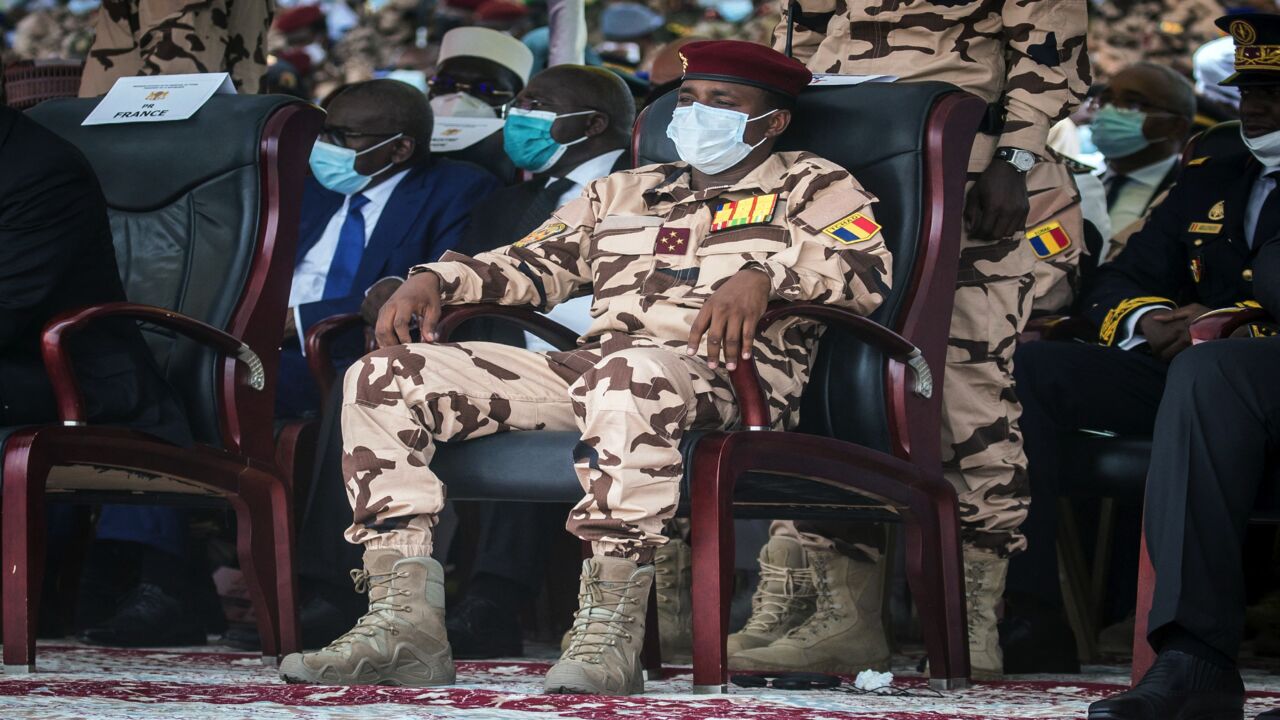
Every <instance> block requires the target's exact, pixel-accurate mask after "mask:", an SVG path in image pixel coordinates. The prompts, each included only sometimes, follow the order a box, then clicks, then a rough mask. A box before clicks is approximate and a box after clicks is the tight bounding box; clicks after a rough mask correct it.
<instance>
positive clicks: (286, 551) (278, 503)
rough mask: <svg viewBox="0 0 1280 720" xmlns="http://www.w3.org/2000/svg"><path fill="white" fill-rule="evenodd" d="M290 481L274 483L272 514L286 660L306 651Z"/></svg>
mask: <svg viewBox="0 0 1280 720" xmlns="http://www.w3.org/2000/svg"><path fill="white" fill-rule="evenodd" d="M287 483H288V480H285V481H284V482H275V483H272V485H271V486H270V487H271V513H272V523H273V525H274V526H275V527H274V538H273V539H274V540H275V542H274V546H273V548H272V551H273V552H274V555H275V558H274V559H275V583H276V607H277V612H278V613H279V614H278V616H277V622H278V623H279V625H278V627H279V634H280V644H279V646H278V647H277V651H278V652H279V656H280V657H281V658H283V657H284V656H285V655H288V654H289V653H293V652H298V651H299V650H301V649H302V635H301V632H300V631H299V628H298V576H297V573H296V572H295V569H294V563H293V559H294V550H295V546H294V535H293V503H292V502H291V498H290V496H291V492H290V490H289V486H288V484H287Z"/></svg>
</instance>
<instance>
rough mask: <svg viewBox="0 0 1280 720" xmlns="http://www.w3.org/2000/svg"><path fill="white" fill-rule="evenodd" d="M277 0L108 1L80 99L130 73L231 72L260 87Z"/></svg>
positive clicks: (244, 87)
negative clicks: (268, 32)
mask: <svg viewBox="0 0 1280 720" xmlns="http://www.w3.org/2000/svg"><path fill="white" fill-rule="evenodd" d="M273 13H274V2H273V0H103V1H102V8H101V9H100V10H99V11H98V22H97V37H96V38H95V40H94V43H93V48H92V49H91V50H90V51H89V57H88V59H87V61H86V63H85V68H84V78H83V80H81V83H80V97H95V96H98V95H104V94H106V92H107V91H108V90H110V89H111V86H112V85H113V84H115V81H116V80H117V79H119V78H122V77H129V76H133V75H177V74H182V73H211V72H228V73H230V74H231V80H232V81H233V82H234V83H235V85H236V90H237V91H238V92H241V93H248V94H252V93H256V92H258V85H259V83H260V81H261V80H262V76H263V74H265V73H266V70H267V55H266V50H265V47H264V40H265V38H266V34H267V28H268V27H270V26H271V17H272V14H273Z"/></svg>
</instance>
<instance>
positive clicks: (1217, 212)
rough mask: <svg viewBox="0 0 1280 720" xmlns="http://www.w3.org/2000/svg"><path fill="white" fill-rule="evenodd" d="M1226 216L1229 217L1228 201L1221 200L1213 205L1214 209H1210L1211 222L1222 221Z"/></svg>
mask: <svg viewBox="0 0 1280 720" xmlns="http://www.w3.org/2000/svg"><path fill="white" fill-rule="evenodd" d="M1226 216H1227V201H1226V200H1219V201H1218V202H1216V203H1214V204H1213V207H1211V208H1209V219H1210V220H1221V219H1222V218H1224V217H1226Z"/></svg>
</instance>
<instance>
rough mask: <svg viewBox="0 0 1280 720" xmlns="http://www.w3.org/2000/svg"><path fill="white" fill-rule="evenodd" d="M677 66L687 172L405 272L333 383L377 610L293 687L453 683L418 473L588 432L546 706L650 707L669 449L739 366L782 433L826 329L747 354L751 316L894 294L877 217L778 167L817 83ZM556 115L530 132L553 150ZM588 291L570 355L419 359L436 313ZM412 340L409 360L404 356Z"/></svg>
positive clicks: (770, 342)
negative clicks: (482, 446) (577, 587)
mask: <svg viewBox="0 0 1280 720" xmlns="http://www.w3.org/2000/svg"><path fill="white" fill-rule="evenodd" d="M683 55H684V58H685V63H686V65H685V75H684V82H683V84H682V85H681V87H680V91H679V103H678V107H677V109H676V111H675V114H674V117H673V119H672V121H671V124H670V126H669V127H668V130H667V134H668V136H669V137H671V138H672V140H673V141H674V142H675V145H676V148H677V150H678V152H679V155H680V157H681V158H682V159H683V162H674V163H670V164H664V165H654V166H649V167H643V168H639V169H636V170H630V171H624V172H618V173H614V174H612V175H609V176H606V177H604V178H601V179H599V180H596V181H593V182H591V183H590V184H588V185H587V186H586V188H585V189H584V191H583V194H582V196H581V197H579V198H578V199H576V200H574V201H572V202H570V203H569V204H567V205H565V206H564V207H562V208H560V209H559V210H558V211H556V212H555V213H554V214H553V215H552V217H551V218H550V219H549V220H548V221H547V222H546V223H545V224H543V225H542V226H541V227H540V228H539V229H537V230H535V231H534V232H533V233H531V234H530V235H528V236H527V237H525V238H524V239H522V240H520V241H519V242H516V243H515V244H513V245H510V246H508V247H505V248H502V249H500V250H496V251H493V252H487V253H481V254H479V255H477V256H476V257H474V258H469V257H466V256H462V255H458V254H446V255H445V256H444V257H443V258H442V259H441V261H440V262H436V263H430V264H427V265H422V266H419V267H416V268H414V269H413V271H412V272H411V277H410V278H409V280H408V281H407V282H406V283H405V284H404V286H402V287H401V288H400V290H398V291H397V292H396V294H395V295H394V296H392V298H391V299H390V300H389V301H388V302H387V304H386V306H385V307H384V308H383V310H382V313H381V315H380V317H379V319H378V328H377V335H378V342H379V344H380V345H381V346H382V349H381V350H378V351H376V352H374V353H372V354H370V355H368V356H366V357H365V358H364V359H363V360H362V361H360V362H359V363H357V364H356V365H355V366H353V367H352V368H351V370H350V371H349V372H348V373H347V376H346V386H345V390H346V393H345V397H344V403H345V405H344V407H343V415H342V425H343V444H344V458H343V471H344V474H345V475H346V478H347V484H348V492H349V495H350V497H351V498H352V501H353V507H354V510H355V522H354V524H353V525H352V527H351V528H350V529H348V531H347V539H348V540H350V541H351V542H353V543H362V544H363V545H364V547H365V554H364V563H365V571H364V574H363V576H362V577H361V581H360V582H361V583H367V585H368V587H369V588H370V605H369V613H368V614H367V615H365V616H364V618H362V619H361V620H360V621H359V622H358V623H357V624H356V627H355V628H353V629H352V631H351V632H350V633H348V634H347V635H344V636H343V637H340V638H338V639H337V640H335V641H334V642H333V644H331V645H330V646H329V647H327V648H325V649H323V650H321V651H319V652H315V653H310V654H306V655H290V656H289V657H287V658H285V660H284V662H283V664H282V665H281V674H282V675H283V677H284V678H285V680H287V681H290V682H324V683H351V684H353V683H384V684H401V685H441V684H447V683H451V682H453V680H454V667H453V659H452V656H451V653H450V649H449V642H448V639H447V638H446V634H445V626H444V586H443V581H444V572H443V570H442V569H441V566H440V564H439V563H438V562H436V561H435V560H433V559H431V557H430V554H431V533H432V526H433V525H434V524H435V521H436V515H437V513H439V512H440V510H441V508H442V507H443V503H444V487H443V486H442V484H441V482H440V480H439V479H438V478H437V477H436V476H435V475H433V474H432V472H431V471H430V469H429V464H430V462H431V458H432V456H433V454H434V450H435V443H436V442H440V441H456V440H463V439H467V438H474V437H479V436H482V435H489V434H492V433H496V432H504V431H519V430H535V429H547V430H578V431H580V432H581V434H582V441H581V443H579V445H578V447H577V449H576V451H575V452H574V467H575V470H576V472H577V474H578V477H579V479H580V480H581V482H582V487H583V489H584V490H585V492H586V496H585V497H584V498H583V499H582V501H581V502H580V503H579V504H578V505H577V506H576V507H575V508H574V509H573V511H572V513H571V514H570V517H569V520H568V529H569V531H570V532H572V533H574V534H575V535H577V536H578V537H579V538H582V539H583V540H585V541H590V542H591V543H592V546H593V548H594V550H595V553H594V557H592V558H590V559H588V560H586V561H584V563H583V567H582V584H581V592H580V595H579V599H580V600H579V601H580V603H581V604H580V608H579V610H578V613H577V616H576V619H575V622H574V626H573V632H572V637H571V639H570V642H569V644H568V647H567V648H566V649H565V651H564V655H563V657H562V658H561V660H560V662H559V663H558V664H556V666H555V667H554V668H552V669H551V671H550V672H549V673H548V674H547V678H546V689H547V691H548V692H572V693H595V694H631V693H639V692H642V691H643V688H644V682H643V679H642V676H641V668H640V657H639V656H640V646H641V644H642V641H643V638H644V621H645V611H646V607H647V605H648V601H649V589H650V586H651V585H652V583H653V580H654V568H653V559H654V555H655V552H656V550H657V549H658V548H659V547H661V546H662V545H663V544H664V543H665V542H666V538H665V537H664V536H663V534H662V525H663V522H664V521H665V520H667V519H668V518H670V517H671V516H672V513H673V512H674V511H675V508H676V505H677V500H678V494H679V487H680V478H681V476H682V475H683V472H684V468H683V464H682V462H681V456H680V450H679V448H680V440H681V437H682V436H683V434H684V432H685V431H687V430H690V429H694V428H698V429H720V428H727V427H731V426H733V425H734V424H735V423H736V422H737V418H738V409H737V404H736V402H735V400H734V395H733V390H732V386H731V384H730V381H729V373H728V371H729V370H731V369H732V368H734V367H735V366H736V364H737V362H738V361H739V360H740V359H743V358H746V357H750V356H752V355H755V356H757V357H758V358H759V360H758V362H759V367H760V373H761V376H762V381H763V383H764V386H765V388H766V390H767V392H768V393H769V397H770V407H771V408H772V411H773V422H774V424H776V425H778V426H784V427H786V426H790V425H792V424H793V423H794V420H795V416H796V412H797V409H798V405H799V398H800V393H801V390H802V389H803V387H804V383H805V381H806V379H807V377H808V373H809V362H810V358H811V357H812V353H813V350H814V347H815V343H816V341H817V339H818V336H819V333H820V328H819V327H818V326H816V325H814V324H812V323H809V322H805V321H796V322H788V323H784V324H781V325H779V326H775V327H774V328H773V329H771V330H770V331H769V332H768V333H765V334H764V335H762V336H760V337H759V338H755V337H753V336H754V329H755V327H756V323H757V321H758V320H759V318H760V316H761V315H762V314H763V312H764V310H765V306H766V304H767V303H768V302H769V301H770V300H792V301H814V302H827V303H832V304H835V305H840V306H843V307H847V308H850V309H852V310H854V311H856V312H860V313H868V312H870V311H872V310H873V309H875V308H876V307H877V306H878V305H879V304H880V303H881V302H882V301H883V300H884V297H885V294H886V293H887V291H888V284H889V281H890V277H891V275H890V269H891V268H890V256H889V252H888V250H887V249H886V247H885V244H884V242H883V239H882V238H881V235H880V232H879V231H880V226H879V225H877V224H876V223H875V219H874V217H873V215H872V212H871V203H872V202H874V198H873V197H871V196H870V195H868V194H867V193H866V192H864V191H863V190H862V189H861V187H860V186H859V185H858V183H857V182H856V181H855V180H854V179H853V177H852V176H850V175H849V173H848V172H846V171H845V170H843V169H842V168H840V167H838V166H836V165H834V164H833V163H831V162H828V161H826V160H823V159H822V158H819V157H816V156H814V155H812V154H809V153H803V152H785V153H775V152H773V146H774V143H775V141H776V140H777V138H778V136H779V135H781V134H782V133H783V131H785V130H786V129H787V126H788V124H789V123H790V121H791V110H790V108H791V107H792V105H793V101H794V97H795V96H796V95H797V94H798V93H799V92H800V90H801V89H802V88H804V86H805V85H806V84H807V83H808V81H809V78H810V73H809V71H808V70H806V69H805V68H804V67H803V66H802V65H801V64H800V63H798V62H796V61H794V60H791V59H789V58H787V57H785V56H783V55H782V54H781V53H778V52H776V51H774V50H771V49H769V48H766V47H764V46H760V45H755V44H752V43H745V42H738V41H718V42H700V43H693V44H690V45H687V46H685V47H684V49H683ZM556 112H557V110H556V109H555V108H547V109H546V112H540V113H535V114H530V115H529V117H530V118H540V121H541V122H544V123H545V124H546V125H547V127H548V133H547V136H548V139H549V140H551V141H553V142H554V138H553V137H552V136H551V134H550V132H549V127H550V124H551V123H552V122H553V118H554V117H555V113H556ZM593 290H594V305H593V307H592V311H591V314H592V316H593V317H594V322H593V324H592V326H591V328H590V329H589V330H588V331H587V333H586V335H585V336H584V337H583V339H582V343H581V344H580V345H579V346H578V348H577V349H576V350H573V351H571V352H551V353H545V354H543V353H533V352H529V351H527V350H523V349H518V348H512V347H509V346H505V345H495V344H491V343H483V342H475V343H458V344H435V343H433V340H434V339H435V338H434V335H433V332H432V330H433V328H434V327H435V324H436V321H437V319H438V318H439V317H440V310H441V305H442V304H462V303H475V302H491V303H500V304H504V305H532V306H535V307H538V308H540V309H544V308H549V307H551V306H553V305H556V304H557V303H559V302H561V301H563V300H566V299H568V298H571V297H574V296H576V295H582V294H585V293H588V292H591V291H593ZM415 319H416V320H417V322H418V323H419V325H420V331H421V333H422V337H423V340H424V342H420V343H414V342H412V339H411V336H410V327H411V323H412V322H413V321H414V320H415ZM753 341H754V342H753Z"/></svg>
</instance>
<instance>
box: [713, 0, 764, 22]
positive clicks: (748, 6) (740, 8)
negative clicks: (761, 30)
mask: <svg viewBox="0 0 1280 720" xmlns="http://www.w3.org/2000/svg"><path fill="white" fill-rule="evenodd" d="M755 11H756V6H755V3H753V2H751V0H719V2H717V3H716V13H717V14H718V15H719V16H720V17H721V18H723V19H724V20H725V22H731V23H735V24H736V23H740V22H742V21H743V20H746V19H747V18H749V17H751V15H752V14H753V13H755Z"/></svg>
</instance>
